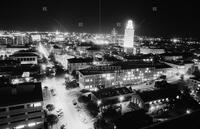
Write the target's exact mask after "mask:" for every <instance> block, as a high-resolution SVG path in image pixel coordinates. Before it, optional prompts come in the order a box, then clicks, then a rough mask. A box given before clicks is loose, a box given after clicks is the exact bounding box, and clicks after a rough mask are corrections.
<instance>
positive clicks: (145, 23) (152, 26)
mask: <svg viewBox="0 0 200 129" xmlns="http://www.w3.org/2000/svg"><path fill="white" fill-rule="evenodd" d="M3 1H4V2H3ZM3 1H1V4H0V11H1V18H0V30H22V31H23V30H33V31H35V30H40V31H44V30H51V31H52V30H57V29H60V30H61V31H77V32H80V31H81V32H82V31H85V32H99V24H98V22H99V20H98V19H99V8H98V7H99V2H98V0H3ZM174 1H175V0H102V5H101V6H102V24H101V31H102V32H106V33H110V32H111V30H112V28H113V27H116V28H117V30H119V32H121V33H122V32H123V31H122V30H123V29H124V24H125V22H126V20H128V19H129V18H131V19H133V20H134V21H135V24H136V34H137V35H147V36H164V37H176V36H182V37H198V38H200V35H199V29H200V18H199V17H200V14H199V13H200V8H199V7H200V6H199V4H198V2H193V0H190V1H187V2H185V1H180V0H176V2H174ZM178 1H179V2H178ZM43 7H47V10H46V11H43ZM153 7H157V11H153ZM78 23H83V27H79V26H78ZM117 23H122V26H121V27H119V26H118V27H117Z"/></svg>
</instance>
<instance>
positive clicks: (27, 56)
mask: <svg viewBox="0 0 200 129" xmlns="http://www.w3.org/2000/svg"><path fill="white" fill-rule="evenodd" d="M11 58H12V59H14V60H19V61H20V62H21V64H34V65H36V64H38V55H36V54H35V53H32V52H17V53H14V54H13V55H12V56H11Z"/></svg>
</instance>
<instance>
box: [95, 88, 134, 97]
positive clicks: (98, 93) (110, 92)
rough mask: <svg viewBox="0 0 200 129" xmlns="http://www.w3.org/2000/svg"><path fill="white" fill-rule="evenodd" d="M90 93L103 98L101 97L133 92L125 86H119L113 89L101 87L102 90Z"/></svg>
mask: <svg viewBox="0 0 200 129" xmlns="http://www.w3.org/2000/svg"><path fill="white" fill-rule="evenodd" d="M92 93H93V94H94V95H95V96H96V98H98V99H103V98H108V97H113V96H119V95H124V94H130V93H134V92H133V91H132V90H130V89H128V88H127V87H120V88H114V89H113V88H107V89H102V90H98V91H96V92H92Z"/></svg>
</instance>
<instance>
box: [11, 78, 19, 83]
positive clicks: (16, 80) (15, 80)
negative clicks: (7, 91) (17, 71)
mask: <svg viewBox="0 0 200 129" xmlns="http://www.w3.org/2000/svg"><path fill="white" fill-rule="evenodd" d="M19 82H20V81H19V79H13V80H12V84H18V83H19Z"/></svg>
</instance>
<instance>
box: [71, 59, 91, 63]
mask: <svg viewBox="0 0 200 129" xmlns="http://www.w3.org/2000/svg"><path fill="white" fill-rule="evenodd" d="M68 62H69V63H90V62H93V58H72V59H68Z"/></svg>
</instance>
